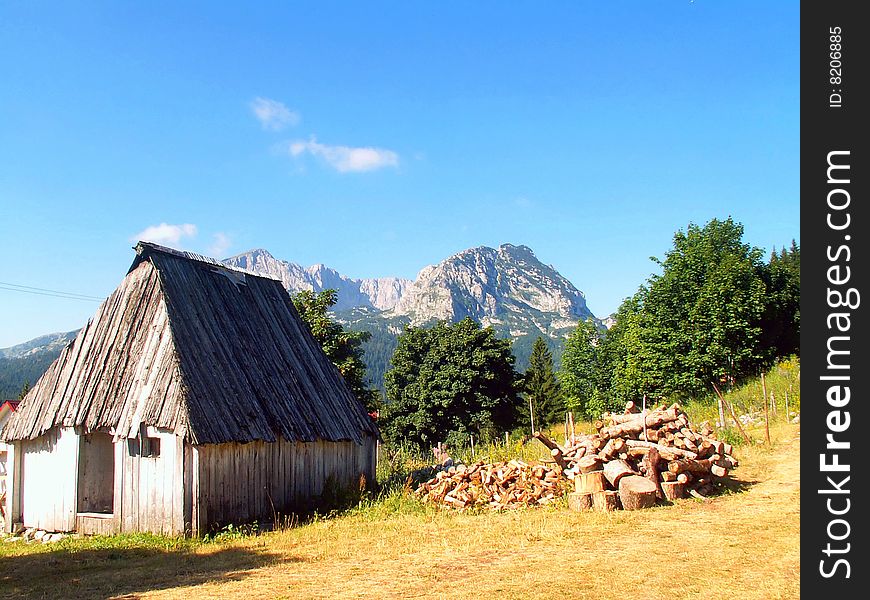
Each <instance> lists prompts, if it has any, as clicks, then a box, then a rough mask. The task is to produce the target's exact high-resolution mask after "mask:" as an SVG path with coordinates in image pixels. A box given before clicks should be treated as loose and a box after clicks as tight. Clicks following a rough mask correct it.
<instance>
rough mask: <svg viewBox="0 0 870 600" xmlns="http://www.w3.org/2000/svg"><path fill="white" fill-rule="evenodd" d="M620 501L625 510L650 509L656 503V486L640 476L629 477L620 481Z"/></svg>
mask: <svg viewBox="0 0 870 600" xmlns="http://www.w3.org/2000/svg"><path fill="white" fill-rule="evenodd" d="M619 500H620V502H621V503H622V508H624V509H625V510H638V509H641V508H649V507H650V506H653V505H655V503H656V485H655V484H654V483H653V482H652V481H650V480H649V479H647V478H646V477H641V476H639V475H628V476H626V477H623V478H621V479H620V480H619Z"/></svg>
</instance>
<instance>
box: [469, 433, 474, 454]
mask: <svg viewBox="0 0 870 600" xmlns="http://www.w3.org/2000/svg"><path fill="white" fill-rule="evenodd" d="M469 437H470V438H471V456H472V457H474V435H470V436H469Z"/></svg>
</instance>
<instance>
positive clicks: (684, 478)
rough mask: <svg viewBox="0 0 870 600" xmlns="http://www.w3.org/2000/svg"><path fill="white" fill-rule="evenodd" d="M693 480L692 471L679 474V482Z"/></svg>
mask: <svg viewBox="0 0 870 600" xmlns="http://www.w3.org/2000/svg"><path fill="white" fill-rule="evenodd" d="M690 481H692V475H691V474H690V473H680V474H679V475H677V483H682V484H684V485H685V484H687V483H689V482H690Z"/></svg>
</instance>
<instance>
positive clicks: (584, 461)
mask: <svg viewBox="0 0 870 600" xmlns="http://www.w3.org/2000/svg"><path fill="white" fill-rule="evenodd" d="M577 466H579V467H580V472H581V473H591V472H593V471H600V470H601V459H600V458H598V457H597V456H596V455H594V454H590V455H588V456H584V457H583V458H581V459H580V460H578V461H577Z"/></svg>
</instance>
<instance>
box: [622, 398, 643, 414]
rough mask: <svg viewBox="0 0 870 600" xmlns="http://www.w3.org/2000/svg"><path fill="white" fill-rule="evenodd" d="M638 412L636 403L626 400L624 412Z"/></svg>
mask: <svg viewBox="0 0 870 600" xmlns="http://www.w3.org/2000/svg"><path fill="white" fill-rule="evenodd" d="M638 412H640V409H639V408H638V407H637V404H635V403H634V402H632V401H631V400H629V401H628V402H626V403H625V413H626V414H629V413H638Z"/></svg>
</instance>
